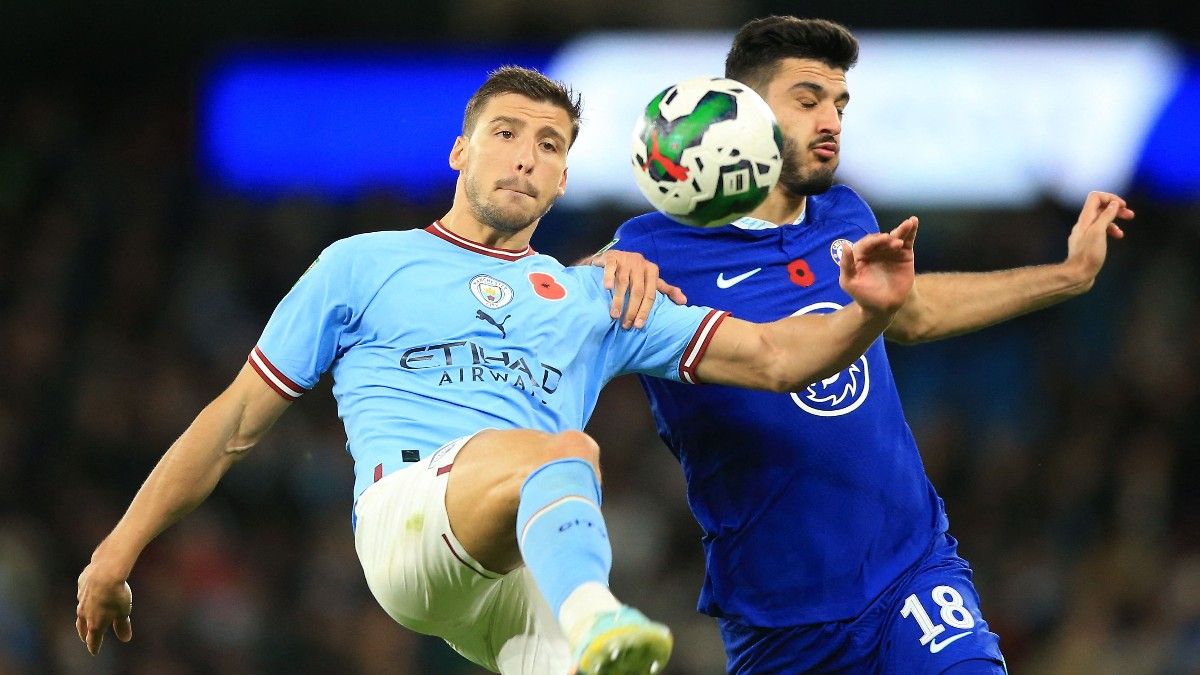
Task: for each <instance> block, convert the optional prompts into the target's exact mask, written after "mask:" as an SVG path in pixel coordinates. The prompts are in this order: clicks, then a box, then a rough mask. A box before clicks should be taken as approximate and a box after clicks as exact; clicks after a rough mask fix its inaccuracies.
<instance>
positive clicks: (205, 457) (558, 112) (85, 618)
mask: <svg viewBox="0 0 1200 675" xmlns="http://www.w3.org/2000/svg"><path fill="white" fill-rule="evenodd" d="M579 114H580V109H579V101H578V98H576V97H573V95H572V94H571V93H570V91H569V90H567V89H566V88H565V87H563V86H562V85H561V84H559V83H556V82H553V81H551V80H549V79H547V78H545V77H544V76H542V75H541V74H540V73H537V72H536V71H531V70H527V69H523V68H516V67H507V68H502V69H500V70H498V71H496V72H494V73H493V74H492V75H491V76H490V77H489V78H488V80H487V81H486V82H485V83H484V84H483V86H482V87H480V89H479V90H478V91H476V93H475V94H474V95H473V96H472V98H471V100H470V101H469V102H468V105H467V108H466V112H465V114H464V120H463V132H462V135H461V136H459V137H458V138H457V139H456V140H455V142H454V145H453V148H452V149H451V151H450V165H451V167H453V168H454V169H455V170H457V171H458V172H459V176H458V182H457V185H456V188H455V195H454V201H453V204H452V206H451V208H450V210H449V212H448V213H446V215H445V216H444V217H443V218H441V219H440V220H438V221H436V222H434V223H433V224H431V225H429V226H428V227H425V228H423V229H415V230H408V231H399V232H376V233H372V234H364V235H358V236H355V237H350V238H348V239H343V240H341V241H338V242H335V243H334V244H332V245H330V246H329V247H328V248H326V249H325V250H324V251H323V252H322V253H321V254H320V257H319V258H318V259H317V261H316V262H315V263H314V264H313V265H312V267H310V268H309V270H308V271H307V272H305V273H304V275H302V276H301V278H300V280H299V281H297V282H296V285H295V286H294V287H293V288H292V289H291V291H289V292H288V293H287V295H286V297H284V299H283V300H282V301H281V302H280V304H279V306H278V307H277V308H276V309H275V312H274V313H273V314H272V316H271V319H270V320H269V321H268V323H267V325H266V328H265V329H264V331H263V334H262V337H261V338H260V339H259V341H258V344H257V345H256V346H255V347H254V349H253V351H252V352H251V353H250V355H249V357H248V361H247V364H246V365H245V366H244V367H243V368H242V370H241V372H240V373H239V374H238V375H237V377H236V378H235V380H234V381H233V383H232V384H231V385H230V387H229V388H228V389H226V390H225V391H224V392H223V393H221V394H220V395H219V396H218V397H217V398H216V399H215V400H214V401H213V402H212V403H211V404H209V405H208V406H207V407H206V408H205V409H204V410H203V411H201V412H200V414H199V415H198V416H197V417H196V419H195V421H194V422H193V423H192V425H191V426H190V427H189V428H188V429H187V430H186V431H185V432H184V433H183V435H182V436H180V438H179V439H178V440H177V441H176V442H175V443H174V444H173V445H172V446H171V447H170V448H169V449H168V450H167V452H166V453H165V455H164V456H163V458H162V459H161V460H160V461H159V463H158V465H157V466H156V467H155V468H154V470H153V471H152V472H151V474H150V476H149V478H148V479H147V480H146V482H145V484H144V485H143V486H142V488H141V489H140V490H139V491H138V493H137V495H136V496H135V497H134V499H133V502H132V503H131V504H130V507H129V509H128V510H127V511H126V513H125V515H124V516H123V517H122V518H121V520H120V522H119V523H118V524H117V526H116V527H115V528H114V529H113V531H112V532H111V533H110V534H109V535H108V536H107V537H106V538H105V539H104V540H103V541H102V542H101V543H100V545H99V546H98V547H97V548H96V550H95V552H94V553H93V555H92V560H91V563H90V564H89V565H88V566H87V567H86V568H85V569H84V570H83V572H82V573H81V574H80V577H79V591H78V600H79V604H78V606H77V608H76V629H77V631H78V633H79V636H80V638H81V639H82V640H83V641H84V642H85V643H86V645H87V647H88V650H89V651H91V652H92V653H96V652H97V651H98V650H99V648H100V644H101V640H102V638H103V636H104V634H105V632H106V630H107V629H108V627H109V626H111V627H112V628H113V630H114V632H115V633H116V635H117V637H118V638H119V639H122V640H129V639H130V638H131V637H132V626H131V623H130V612H131V608H132V595H131V591H130V588H129V586H128V584H127V579H128V578H129V575H130V572H131V570H132V568H133V566H134V563H135V562H136V560H137V558H138V556H139V555H140V553H141V551H142V550H143V549H144V547H145V546H146V545H147V544H148V543H149V541H150V540H151V539H152V538H153V537H155V536H156V535H157V534H158V533H159V532H161V531H162V530H163V529H165V528H166V527H167V526H169V525H170V524H171V523H173V522H174V521H176V520H178V519H179V518H180V517H182V516H183V515H184V514H186V513H187V512H188V511H190V510H191V509H193V508H195V507H196V506H197V505H198V504H199V503H200V502H202V501H203V500H204V498H205V497H206V496H207V495H208V494H209V492H210V491H211V490H212V489H213V487H214V486H215V485H216V483H217V482H218V480H219V479H220V478H221V476H222V475H223V474H224V473H225V472H226V471H227V470H228V469H229V468H230V466H231V465H232V464H233V463H234V462H235V461H236V460H237V459H238V458H239V457H241V456H243V455H244V454H245V453H246V452H247V451H248V450H249V449H250V448H251V447H252V446H253V445H254V444H255V443H256V442H257V441H258V440H259V438H261V437H262V435H263V434H264V433H266V431H267V430H268V429H269V428H270V426H271V425H272V424H273V423H274V422H275V420H276V419H277V418H278V417H279V416H280V415H281V414H282V413H283V411H284V410H285V409H286V408H287V407H288V405H289V404H290V402H291V401H293V400H295V399H296V398H298V397H299V396H301V395H303V394H304V392H305V391H307V390H309V389H310V388H312V387H313V386H314V385H315V384H316V382H317V380H318V379H319V378H320V376H321V375H322V374H323V373H324V372H326V371H331V372H332V374H333V380H334V385H333V393H334V396H335V398H336V399H337V403H338V411H339V415H340V416H341V418H342V419H343V422H344V424H345V428H346V435H347V438H348V443H347V449H348V451H349V452H350V454H351V455H352V456H353V458H354V463H355V484H354V509H353V521H354V524H355V548H356V550H357V552H358V555H359V560H360V562H361V563H362V566H363V571H364V575H365V577H366V581H367V584H368V586H369V587H370V589H371V591H372V593H373V594H374V595H375V597H376V599H377V600H378V601H379V603H380V605H381V606H382V607H383V608H384V609H385V610H386V611H387V612H388V614H389V615H391V616H392V617H393V618H394V619H395V620H396V621H397V622H399V623H401V624H402V625H404V626H406V627H408V628H411V629H412V630H415V631H418V632H421V633H426V634H429V635H436V636H438V637H441V638H443V639H445V640H446V641H447V642H448V643H449V644H450V645H451V646H452V647H454V648H455V649H456V650H458V651H459V652H460V653H461V654H462V655H463V656H465V657H466V658H468V659H470V660H472V661H474V662H475V663H478V664H480V665H482V666H484V667H486V668H488V669H490V670H493V671H498V672H501V673H522V674H528V675H543V674H552V675H556V674H562V673H567V672H574V671H576V670H577V672H579V673H588V674H592V673H653V672H658V671H659V670H661V668H662V667H663V666H664V665H665V664H666V661H667V658H668V657H669V654H670V651H671V647H672V640H671V635H670V632H669V631H668V629H667V628H666V626H663V625H661V624H658V623H654V622H652V621H650V620H648V619H646V618H645V617H644V616H642V615H641V614H640V613H639V612H637V611H636V610H634V609H632V608H630V607H628V606H625V605H622V604H621V603H620V602H618V601H617V600H616V598H614V597H613V595H612V593H610V592H609V590H608V572H609V567H610V563H611V550H610V548H609V544H608V538H607V534H606V532H605V528H604V520H603V518H602V516H601V513H600V483H599V449H598V448H597V447H596V444H595V442H594V441H593V440H592V439H591V438H589V437H588V436H587V435H585V434H583V433H582V432H580V431H578V430H579V429H581V428H583V426H584V424H585V423H586V421H587V418H588V416H589V415H590V414H591V412H592V409H593V407H594V406H595V403H596V398H597V396H598V394H599V391H600V389H601V387H602V386H603V385H604V384H605V382H607V381H608V380H610V379H611V378H613V377H615V376H616V375H619V374H621V373H628V372H637V373H642V374H648V375H653V376H656V377H663V378H668V379H671V380H674V381H683V382H689V383H695V382H700V381H704V382H713V383H722V384H729V385H743V386H758V387H770V388H772V389H774V390H776V391H788V390H790V389H794V388H796V387H798V386H801V385H802V384H803V383H805V382H809V381H812V380H813V379H816V378H820V377H826V376H829V375H832V374H834V373H837V372H838V371H839V370H841V369H842V368H845V367H846V366H847V365H849V364H850V363H851V362H852V361H853V360H854V359H856V358H857V357H858V355H859V354H861V353H862V351H863V350H864V349H866V348H867V347H868V346H869V345H870V344H871V343H872V342H873V341H874V340H875V339H876V338H877V337H878V336H879V335H880V333H881V332H882V331H883V329H884V328H886V327H887V325H888V324H889V323H890V322H891V320H892V317H893V315H894V313H895V311H896V310H897V309H898V308H899V307H900V306H901V304H903V302H904V299H905V298H906V297H907V295H908V292H909V290H910V288H911V285H912V279H913V252H912V249H913V241H914V239H915V236H916V226H915V224H914V223H909V224H907V225H905V226H903V227H901V228H900V229H899V230H898V231H897V232H894V233H887V234H884V233H874V234H867V235H865V236H863V237H862V238H861V239H860V240H859V241H858V242H857V243H855V244H854V246H853V247H849V246H848V247H846V249H845V250H844V252H843V262H842V266H841V278H842V284H843V286H844V288H845V290H846V292H847V293H848V294H849V296H850V297H852V298H853V299H854V302H852V303H849V302H848V303H847V307H846V308H845V309H842V310H841V311H838V312H836V313H832V314H829V315H825V316H802V317H791V318H783V319H781V320H778V321H773V322H770V323H765V324H754V323H749V322H746V321H743V320H740V319H735V318H728V316H727V313H725V312H721V311H718V310H714V309H709V308H707V307H689V306H680V305H675V304H671V303H668V302H662V301H661V300H660V301H659V302H655V303H653V306H652V308H650V309H649V310H648V315H647V316H645V317H644V323H643V325H642V327H641V328H640V329H638V330H624V329H622V327H621V325H620V324H619V323H618V321H617V320H616V310H617V309H618V308H617V307H616V306H614V304H613V303H614V295H616V296H618V297H617V298H615V299H616V300H619V301H622V302H624V292H623V290H618V289H617V288H614V290H615V293H614V290H609V289H608V288H606V279H605V275H606V274H608V272H601V271H600V270H599V269H597V268H596V267H573V268H564V267H563V266H562V265H561V264H560V263H558V262H557V261H555V260H554V259H552V258H549V257H546V256H542V255H537V254H536V253H535V252H534V251H533V250H532V249H531V248H530V246H529V240H530V237H531V235H532V234H533V231H534V229H535V228H536V226H537V224H538V222H539V220H540V218H541V216H542V215H544V214H545V213H546V212H547V211H548V210H549V208H550V206H551V205H552V204H553V202H554V201H555V199H557V197H558V196H559V195H561V194H562V193H563V191H564V190H565V188H566V185H567V168H566V158H567V150H568V148H569V147H570V144H571V142H572V141H573V140H574V138H575V136H576V133H577V130H578V124H579ZM620 255H623V256H625V257H626V259H630V258H638V259H640V256H632V255H631V254H627V253H626V254H620ZM656 278H657V277H655V279H656ZM638 279H639V277H638V275H637V274H633V276H632V277H630V278H629V279H627V280H626V281H623V282H622V284H624V283H628V284H629V288H630V289H631V295H630V299H629V301H628V302H630V303H631V304H632V303H633V302H634V299H635V298H637V297H639V296H638V294H639V293H640V290H639V288H637V286H638V285H639V283H645V282H650V283H645V285H646V286H648V287H653V286H654V283H653V282H652V281H651V280H650V279H649V278H647V277H644V276H643V277H641V279H642V281H641V282H638ZM618 304H620V302H618ZM639 307H640V305H639ZM639 312H640V309H639Z"/></svg>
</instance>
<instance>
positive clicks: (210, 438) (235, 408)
mask: <svg viewBox="0 0 1200 675" xmlns="http://www.w3.org/2000/svg"><path fill="white" fill-rule="evenodd" d="M288 405H289V403H288V402H287V401H285V400H284V399H283V398H282V397H280V396H279V395H278V394H276V393H275V391H274V390H272V389H271V388H270V387H268V386H267V384H266V383H265V382H263V380H262V378H260V377H259V376H258V374H257V373H255V372H254V371H253V370H252V369H251V368H250V367H249V366H245V367H243V368H242V371H241V372H240V373H238V376H237V378H235V379H234V381H233V384H231V385H230V386H229V388H228V389H226V390H225V391H224V392H222V393H221V395H220V396H218V397H217V398H216V399H215V400H213V402H212V403H210V404H208V406H207V407H206V408H204V410H202V411H201V412H200V414H199V415H197V416H196V419H195V421H193V422H192V424H191V426H189V427H188V429H187V430H186V431H184V432H183V435H182V436H180V437H179V439H178V440H176V441H175V443H173V444H172V445H171V447H170V449H168V450H167V452H166V453H165V454H164V455H163V456H162V459H160V460H159V462H158V465H157V466H155V467H154V470H153V471H151V472H150V477H149V478H147V479H146V482H145V483H143V484H142V487H141V489H139V490H138V492H137V495H136V496H135V497H134V498H133V502H132V503H131V504H130V505H129V509H128V510H127V511H126V512H125V515H124V516H123V517H122V518H121V520H120V522H118V523H117V526H116V527H115V528H113V531H112V532H111V533H110V534H109V535H108V536H107V537H105V538H104V541H102V542H100V545H99V546H97V547H96V550H95V552H94V553H92V560H91V563H90V564H88V566H87V567H85V568H84V569H83V572H82V573H81V574H80V575H79V582H78V583H79V589H78V595H77V598H78V600H79V604H78V605H77V606H76V608H75V628H76V631H77V632H78V633H79V638H80V639H81V640H83V642H84V644H86V645H87V648H88V651H89V652H91V653H92V654H96V653H97V652H99V651H100V644H101V643H102V642H103V640H104V633H105V632H106V631H107V630H108V627H109V626H112V628H113V632H114V633H115V634H116V636H117V638H118V639H120V640H121V641H123V642H128V641H129V640H130V639H131V638H132V637H133V627H132V625H131V623H130V619H129V615H130V611H131V609H132V595H131V591H130V589H129V584H128V583H126V580H127V579H128V578H129V574H130V572H131V571H132V570H133V565H134V563H135V562H136V561H137V558H138V556H139V555H140V554H141V552H142V549H143V548H145V547H146V545H147V544H148V543H150V540H151V539H153V538H154V537H155V536H157V535H158V533H160V532H162V531H163V530H164V529H166V528H167V526H169V525H171V524H172V523H174V522H175V521H177V520H179V519H180V518H181V517H183V516H184V515H185V514H187V513H188V512H189V511H191V510H192V509H194V508H196V506H198V505H199V504H200V503H201V502H202V501H204V499H205V498H206V497H207V496H208V494H209V493H210V492H212V489H213V488H214V487H215V486H216V484H217V481H219V480H220V479H221V476H223V475H225V472H226V471H227V470H228V469H229V467H230V466H231V465H232V464H233V463H234V462H235V461H237V460H238V459H239V458H241V457H242V456H243V455H244V454H245V452H246V451H247V450H249V449H250V448H251V447H252V446H253V445H254V444H255V443H257V442H258V439H259V438H260V437H262V435H263V434H264V433H265V432H266V431H267V429H269V428H270V427H271V425H272V424H273V423H274V422H275V420H276V419H278V418H279V416H280V415H281V414H283V411H284V410H285V409H287V406H288Z"/></svg>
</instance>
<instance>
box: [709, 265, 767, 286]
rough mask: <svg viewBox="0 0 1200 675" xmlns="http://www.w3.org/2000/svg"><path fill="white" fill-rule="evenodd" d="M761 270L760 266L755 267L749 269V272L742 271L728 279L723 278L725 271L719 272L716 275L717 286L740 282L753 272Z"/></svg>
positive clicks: (753, 273)
mask: <svg viewBox="0 0 1200 675" xmlns="http://www.w3.org/2000/svg"><path fill="white" fill-rule="evenodd" d="M761 271H762V268H761V267H755V268H754V269H752V270H750V271H749V272H743V273H741V274H739V275H737V276H736V277H729V278H728V279H726V278H725V273H724V272H721V273H720V274H718V275H717V288H729V287H731V286H733V285H734V284H738V283H741V282H743V281H745V280H747V279H749V278H750V277H752V276H754V275H755V274H758V273H759V272H761Z"/></svg>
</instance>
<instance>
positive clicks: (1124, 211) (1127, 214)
mask: <svg viewBox="0 0 1200 675" xmlns="http://www.w3.org/2000/svg"><path fill="white" fill-rule="evenodd" d="M1134 215H1135V214H1134V212H1133V209H1131V208H1129V207H1127V206H1124V207H1121V211H1120V212H1119V213H1117V217H1118V218H1120V219H1121V220H1133V217H1134Z"/></svg>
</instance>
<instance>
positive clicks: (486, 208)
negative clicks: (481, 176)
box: [463, 171, 554, 234]
mask: <svg viewBox="0 0 1200 675" xmlns="http://www.w3.org/2000/svg"><path fill="white" fill-rule="evenodd" d="M463 184H464V187H465V188H466V190H465V191H466V193H467V202H468V203H469V204H470V205H471V211H472V212H473V213H474V214H475V218H476V219H477V220H478V221H479V222H481V223H483V224H484V225H487V226H488V227H490V228H492V229H493V230H496V231H497V232H502V233H504V234H516V233H517V232H520V231H521V230H524V229H525V228H527V227H529V226H530V225H532V224H533V223H535V222H537V221H538V220H540V219H541V217H542V216H544V215H546V214H547V213H549V212H550V207H551V206H553V205H554V199H551V200H550V201H549V202H547V203H546V205H545V207H544V208H543V207H539V208H537V209H536V212H535V213H534V214H533V215H532V216H531V215H529V214H528V213H520V212H514V211H513V210H511V209H505V208H504V207H502V206H500V205H498V204H495V203H493V202H490V201H488V200H487V199H486V198H485V197H484V195H483V191H482V190H480V189H479V181H477V180H476V179H475V176H474V175H473V174H472V173H471V172H470V171H468V172H467V175H466V176H464V177H463ZM493 187H494V188H506V189H510V190H520V191H521V192H524V193H526V194H529V195H531V196H532V197H533V198H534V200H537V196H538V191H537V189H536V188H534V187H533V185H531V184H530V183H528V182H522V181H521V180H520V179H518V178H517V177H515V176H509V177H508V178H502V179H500V180H498V181H496V183H495V185H494V186H493Z"/></svg>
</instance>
